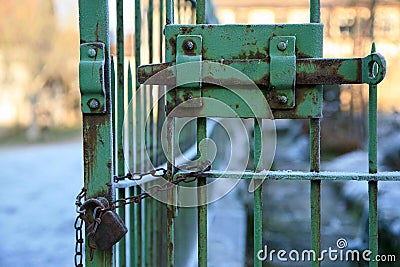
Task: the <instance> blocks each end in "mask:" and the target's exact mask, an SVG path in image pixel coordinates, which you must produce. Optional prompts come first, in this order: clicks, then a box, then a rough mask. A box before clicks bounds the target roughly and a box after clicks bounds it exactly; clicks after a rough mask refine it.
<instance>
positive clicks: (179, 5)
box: [177, 0, 182, 24]
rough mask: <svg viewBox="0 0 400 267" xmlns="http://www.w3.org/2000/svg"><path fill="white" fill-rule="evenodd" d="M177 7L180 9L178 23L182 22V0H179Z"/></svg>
mask: <svg viewBox="0 0 400 267" xmlns="http://www.w3.org/2000/svg"><path fill="white" fill-rule="evenodd" d="M177 9H178V24H181V22H182V18H181V0H178V1H177Z"/></svg>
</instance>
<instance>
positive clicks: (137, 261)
mask: <svg viewBox="0 0 400 267" xmlns="http://www.w3.org/2000/svg"><path fill="white" fill-rule="evenodd" d="M141 10H142V9H141V1H140V0H135V65H134V68H133V69H135V70H136V69H137V67H138V66H140V63H141V56H140V48H141V36H142V34H141V29H142V14H141V12H142V11H141ZM139 87H140V84H139V83H138V81H137V79H136V86H135V88H136V90H135V107H134V114H135V116H134V117H135V118H134V121H135V123H134V125H135V150H136V155H135V159H136V160H135V166H134V168H135V170H136V171H139V170H140V161H141V157H140V147H141V140H140V134H141V129H140V117H141V110H140V109H141V103H140V100H141V99H140V95H139V94H138V93H137V92H138V91H137V89H138V88H139ZM140 193H141V190H140V187H139V186H135V187H134V188H130V189H129V194H130V195H137V194H140ZM132 209H133V217H134V220H132V221H131V229H132V230H131V231H130V238H131V240H133V241H134V242H133V246H132V250H133V256H131V264H130V265H131V266H137V267H141V266H142V204H141V203H138V204H137V205H135V207H133V208H132ZM131 214H132V213H131Z"/></svg>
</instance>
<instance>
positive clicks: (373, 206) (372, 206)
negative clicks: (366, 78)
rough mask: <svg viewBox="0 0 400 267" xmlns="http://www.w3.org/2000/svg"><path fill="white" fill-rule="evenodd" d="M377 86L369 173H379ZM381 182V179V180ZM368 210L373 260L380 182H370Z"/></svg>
mask: <svg viewBox="0 0 400 267" xmlns="http://www.w3.org/2000/svg"><path fill="white" fill-rule="evenodd" d="M375 50H376V48H375V43H373V44H372V49H371V53H375V52H376V51H375ZM377 89H378V88H377V86H376V85H369V101H368V167H369V173H371V174H376V173H377V172H378V147H377V146H378V135H377V128H378V124H377V120H378V107H377V106H378V95H377ZM379 180H380V179H379ZM368 196H369V202H368V208H369V216H368V217H369V218H368V219H369V229H368V230H369V250H370V251H371V252H372V254H371V258H374V257H376V256H377V255H378V252H379V251H378V181H369V182H368ZM369 266H371V267H377V266H378V262H370V263H369Z"/></svg>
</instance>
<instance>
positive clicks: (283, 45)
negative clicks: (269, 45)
mask: <svg viewBox="0 0 400 267" xmlns="http://www.w3.org/2000/svg"><path fill="white" fill-rule="evenodd" d="M286 47H287V41H286V42H283V41H282V42H279V43H278V49H279V50H281V51H285V50H286Z"/></svg>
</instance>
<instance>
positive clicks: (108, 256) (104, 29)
mask: <svg viewBox="0 0 400 267" xmlns="http://www.w3.org/2000/svg"><path fill="white" fill-rule="evenodd" d="M79 19H80V43H81V44H84V43H94V42H97V43H102V44H104V77H103V79H102V80H103V82H104V83H103V86H104V92H105V107H104V108H105V113H101V114H91V113H83V153H84V155H83V156H84V186H85V188H86V189H87V198H91V197H98V196H104V197H106V198H107V199H108V200H109V201H112V192H111V191H110V188H109V186H108V184H109V183H110V182H111V176H112V169H113V164H112V163H113V162H112V158H113V157H112V129H111V126H112V123H111V121H112V119H111V101H110V99H111V95H110V91H111V90H110V85H111V83H110V42H109V25H108V1H106V0H80V1H79ZM80 77H82V78H80V80H82V79H83V78H84V79H93V82H95V79H96V78H97V77H98V76H97V74H95V73H93V75H92V73H91V72H88V73H86V72H85V73H82V72H80ZM83 104H85V103H83ZM85 240H87V237H86V239H85ZM85 249H86V252H89V251H90V248H89V247H88V243H87V242H86V244H85ZM87 255H88V254H87ZM112 265H113V250H112V249H108V250H105V251H100V250H96V251H95V252H94V254H93V260H92V261H90V259H89V257H85V266H88V267H90V266H93V267H94V266H104V267H108V266H110V267H111V266H112Z"/></svg>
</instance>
